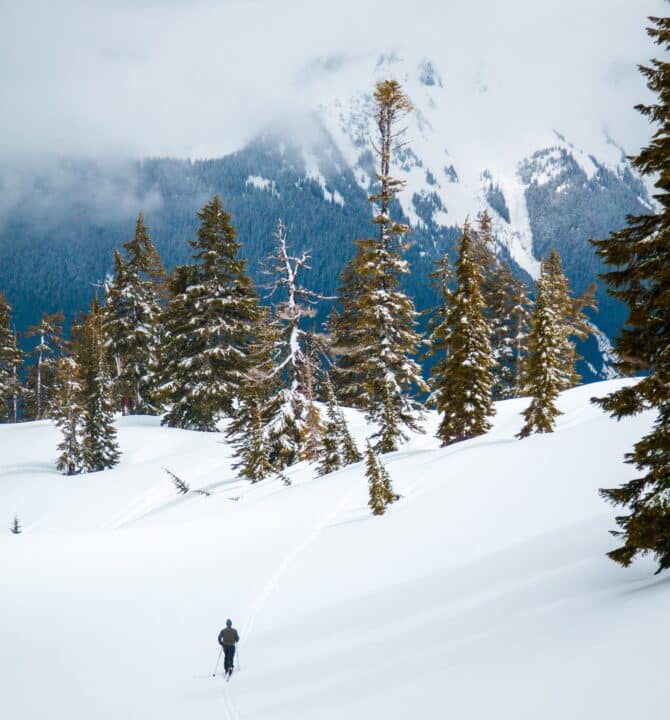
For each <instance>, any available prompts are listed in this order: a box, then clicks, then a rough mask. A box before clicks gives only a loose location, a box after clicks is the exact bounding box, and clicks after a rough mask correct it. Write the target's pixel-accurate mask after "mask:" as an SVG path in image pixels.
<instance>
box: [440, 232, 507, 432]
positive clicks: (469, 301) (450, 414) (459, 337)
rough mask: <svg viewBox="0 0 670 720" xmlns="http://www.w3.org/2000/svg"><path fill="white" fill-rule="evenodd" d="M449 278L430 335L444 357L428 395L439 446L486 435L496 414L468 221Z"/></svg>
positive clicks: (487, 334)
mask: <svg viewBox="0 0 670 720" xmlns="http://www.w3.org/2000/svg"><path fill="white" fill-rule="evenodd" d="M444 262H446V259H445V261H444ZM454 274H455V280H456V286H455V288H454V290H453V292H449V294H448V295H446V296H445V303H444V305H443V308H444V310H443V312H444V311H446V316H443V317H442V319H441V320H440V319H436V321H435V325H434V328H433V332H432V336H431V345H432V348H433V352H434V353H435V354H439V353H443V357H442V359H441V360H440V361H439V362H438V364H437V365H436V366H435V368H434V371H433V393H432V395H431V402H433V403H435V405H436V407H437V410H438V412H440V413H442V415H443V417H442V422H441V423H440V427H439V429H438V437H439V439H440V440H441V441H442V444H443V445H449V444H450V443H453V442H458V441H460V440H467V439H469V438H472V437H476V436H477V435H481V434H482V433H485V432H486V431H487V430H488V429H489V428H490V422H489V418H490V417H491V416H492V415H493V414H494V412H495V410H494V407H493V403H492V397H491V393H492V385H493V375H492V372H491V367H492V365H493V357H492V352H491V341H490V329H489V326H488V324H487V323H486V321H485V319H484V301H483V298H482V292H481V283H482V273H481V269H480V265H479V263H478V262H477V261H476V245H475V243H474V241H473V237H472V233H471V230H470V226H469V224H468V222H467V221H466V223H465V226H464V228H463V233H462V235H461V238H460V242H459V249H458V258H457V260H456V266H455V273H454ZM443 282H444V281H443Z"/></svg>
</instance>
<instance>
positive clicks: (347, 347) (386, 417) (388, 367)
mask: <svg viewBox="0 0 670 720" xmlns="http://www.w3.org/2000/svg"><path fill="white" fill-rule="evenodd" d="M374 101H375V117H374V119H375V124H376V127H377V131H378V137H377V145H375V146H374V149H375V151H376V152H377V155H378V159H379V169H378V172H377V175H376V179H377V183H378V188H379V189H378V192H377V193H375V194H373V195H371V196H370V202H371V203H372V206H373V208H374V217H373V223H374V224H375V226H376V227H377V229H378V237H377V238H376V239H369V240H359V241H357V242H356V254H355V255H354V257H353V258H352V260H351V261H350V262H349V264H348V266H347V267H346V268H345V270H344V272H343V273H342V286H341V288H340V310H339V312H338V314H337V315H335V316H334V317H333V318H332V320H331V323H330V325H331V329H332V331H333V334H334V340H333V348H334V350H335V352H336V353H337V354H338V360H337V369H336V377H337V387H338V391H339V392H340V394H341V397H342V398H343V400H344V401H345V402H351V403H352V404H354V405H356V406H357V407H360V408H362V409H364V410H365V411H366V413H367V417H368V419H369V420H371V421H373V422H375V423H377V424H378V426H379V431H378V432H377V433H376V435H375V438H376V440H377V443H376V444H377V446H378V448H380V449H382V450H383V451H384V452H387V451H389V450H394V449H396V448H397V447H398V445H399V443H400V442H401V441H402V440H404V439H406V437H407V434H406V430H407V429H412V430H418V429H420V425H419V421H420V419H421V414H420V410H421V406H420V403H418V402H417V400H416V399H415V397H414V393H415V392H416V391H425V390H426V389H427V386H426V383H425V382H424V380H423V377H422V375H421V369H420V367H419V366H418V364H417V363H416V362H415V361H414V359H413V357H412V356H413V355H414V354H415V353H416V352H417V350H418V347H419V344H420V342H421V339H420V337H419V335H418V333H417V331H416V326H417V313H416V309H415V307H414V303H413V301H412V300H411V299H410V298H409V297H407V295H406V294H405V293H404V292H402V290H401V289H400V278H401V276H402V275H405V274H407V273H408V272H409V267H408V264H407V262H406V260H404V258H403V257H402V251H403V250H404V242H403V237H404V236H405V235H406V233H407V232H408V231H409V227H408V226H407V225H406V224H403V223H400V222H397V221H395V220H393V219H392V217H391V206H392V203H393V201H394V199H395V197H396V195H397V193H398V192H399V191H400V190H401V189H402V187H403V185H404V182H403V181H401V180H399V179H397V178H394V177H393V176H392V175H391V158H392V154H393V152H394V151H396V150H397V149H398V147H399V145H400V137H401V135H402V133H403V130H402V129H399V128H398V124H399V123H400V122H401V121H402V118H403V117H404V116H405V115H406V114H407V113H408V112H410V111H411V110H412V106H411V104H410V102H409V100H408V99H407V97H406V96H405V95H404V93H403V91H402V89H401V87H400V85H399V84H398V83H397V82H396V81H394V80H387V81H384V82H380V83H378V85H377V87H376V89H375V93H374Z"/></svg>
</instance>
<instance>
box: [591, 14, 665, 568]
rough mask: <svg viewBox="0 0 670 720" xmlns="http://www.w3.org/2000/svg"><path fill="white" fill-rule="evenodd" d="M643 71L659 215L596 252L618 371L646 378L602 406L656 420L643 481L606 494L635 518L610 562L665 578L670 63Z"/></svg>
mask: <svg viewBox="0 0 670 720" xmlns="http://www.w3.org/2000/svg"><path fill="white" fill-rule="evenodd" d="M650 20H651V22H652V25H651V27H650V28H649V29H648V30H647V32H648V33H649V35H650V36H651V37H652V38H653V39H654V41H655V42H656V44H658V45H659V46H661V47H662V48H663V49H664V50H665V51H666V52H667V51H668V49H670V18H658V17H652V18H650ZM640 70H641V72H642V74H643V75H644V76H645V77H646V79H647V84H648V87H649V89H650V90H651V91H652V92H654V93H655V94H656V95H657V100H656V102H655V103H653V104H648V105H638V106H637V109H638V110H639V111H640V112H641V113H643V114H644V115H645V116H647V117H648V118H649V119H650V120H651V121H652V122H653V123H655V125H656V126H657V127H656V130H655V132H654V134H653V135H652V138H651V140H650V142H649V144H648V145H647V146H646V147H644V148H642V150H641V151H640V153H639V154H638V155H637V156H636V157H634V158H632V159H631V160H632V163H633V165H634V167H635V168H636V169H637V170H638V171H639V172H640V173H641V174H642V175H644V176H646V177H648V178H649V179H650V180H652V181H653V182H654V184H655V187H656V190H657V192H656V194H655V195H654V198H655V200H656V202H657V203H658V206H657V207H658V209H657V210H656V211H655V212H649V213H647V214H644V215H636V216H630V217H629V218H628V224H627V227H625V228H624V229H623V230H620V231H618V232H614V233H612V234H611V235H610V237H609V238H607V239H605V240H598V241H595V244H596V247H597V248H598V255H600V257H601V258H603V259H604V260H605V261H606V262H607V263H609V264H610V265H613V266H615V269H612V270H610V271H609V272H607V273H605V274H604V275H602V278H603V279H604V280H605V281H606V282H607V284H608V285H609V293H610V294H611V295H613V296H614V297H616V298H618V299H619V300H621V301H623V302H625V303H627V305H628V308H629V316H628V320H627V322H626V325H625V326H624V328H623V329H622V331H621V334H620V335H619V337H618V338H617V340H616V349H617V353H618V355H619V357H620V358H621V360H620V362H619V364H618V366H617V369H619V370H620V371H621V372H624V373H628V374H632V373H634V372H644V373H645V375H644V376H643V377H642V378H641V379H639V380H638V382H636V384H634V385H629V386H626V387H622V388H620V389H619V390H618V391H616V392H614V393H612V394H610V395H608V396H606V397H603V398H599V399H596V402H598V403H599V404H600V405H601V406H602V407H603V408H604V409H605V410H607V411H609V412H610V413H611V414H612V415H613V416H614V417H616V418H617V419H619V418H622V417H626V416H629V415H636V414H638V413H640V412H642V411H643V410H645V409H653V410H654V411H655V413H656V418H655V421H654V424H653V427H652V429H651V430H650V432H648V433H647V434H646V435H645V436H644V437H642V438H641V439H640V440H639V441H638V442H637V443H635V446H634V448H633V451H632V452H628V453H626V455H625V458H626V462H628V463H630V464H632V465H635V467H636V468H637V470H638V473H639V474H638V477H636V478H635V479H633V480H631V481H629V482H627V483H625V484H624V485H622V486H620V487H618V488H609V489H605V490H601V493H602V495H603V497H605V498H606V499H607V500H608V501H610V502H611V503H613V504H614V505H617V506H620V507H624V508H626V509H627V510H628V511H629V512H628V514H626V515H621V516H619V517H618V518H617V524H618V525H619V528H620V529H619V530H618V531H615V532H613V534H614V536H615V537H617V538H619V539H620V541H621V542H622V544H621V546H620V547H618V548H616V549H615V550H613V551H611V552H610V553H608V554H609V557H610V558H611V559H612V560H614V561H616V562H618V563H620V564H621V565H623V566H624V567H627V566H629V565H630V564H631V563H632V562H633V560H634V559H635V558H636V557H637V556H638V555H641V556H644V555H647V554H649V555H652V556H653V557H654V558H655V560H656V561H657V562H658V570H657V572H661V571H662V570H665V569H667V568H668V567H670V499H669V498H670V353H669V352H668V348H670V184H669V182H668V178H670V144H669V143H668V138H669V137H670V63H668V62H667V61H666V60H665V59H664V60H653V61H652V63H651V65H650V66H648V67H641V68H640Z"/></svg>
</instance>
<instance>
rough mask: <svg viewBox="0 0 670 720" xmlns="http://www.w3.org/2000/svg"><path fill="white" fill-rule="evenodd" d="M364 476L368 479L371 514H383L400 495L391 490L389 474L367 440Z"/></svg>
mask: <svg viewBox="0 0 670 720" xmlns="http://www.w3.org/2000/svg"><path fill="white" fill-rule="evenodd" d="M365 477H366V478H367V480H368V495H369V499H368V506H369V508H370V510H372V514H373V515H383V514H384V513H385V512H386V508H387V507H388V506H389V505H391V504H392V503H394V502H395V501H396V500H399V499H400V495H398V494H397V493H395V492H394V491H393V487H392V485H391V476H390V475H389V472H388V470H387V469H386V468H385V467H384V466H383V465H382V462H381V460H380V459H379V456H378V455H377V453H376V452H375V449H374V447H373V446H372V445H371V443H370V441H369V440H368V441H367V445H366V449H365Z"/></svg>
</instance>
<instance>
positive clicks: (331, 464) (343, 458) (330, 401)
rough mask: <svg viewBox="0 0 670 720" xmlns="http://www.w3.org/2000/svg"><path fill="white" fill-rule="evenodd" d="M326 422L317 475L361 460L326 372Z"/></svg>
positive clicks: (324, 384) (324, 383)
mask: <svg viewBox="0 0 670 720" xmlns="http://www.w3.org/2000/svg"><path fill="white" fill-rule="evenodd" d="M323 387H324V392H325V400H326V408H327V410H326V413H327V422H326V426H325V428H324V431H323V453H322V456H321V462H320V463H319V466H318V468H317V473H318V474H319V475H326V474H328V473H331V472H335V470H339V469H340V468H341V467H343V466H345V465H351V464H352V463H355V462H360V461H361V460H362V457H361V454H360V452H359V451H358V448H357V447H356V443H355V442H354V439H353V438H352V437H351V433H350V432H349V428H348V427H347V422H346V420H345V418H344V414H343V413H342V410H341V408H340V407H339V405H338V404H337V399H336V397H335V390H334V388H333V385H332V383H331V381H330V376H329V374H328V373H325V374H324V382H323Z"/></svg>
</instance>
